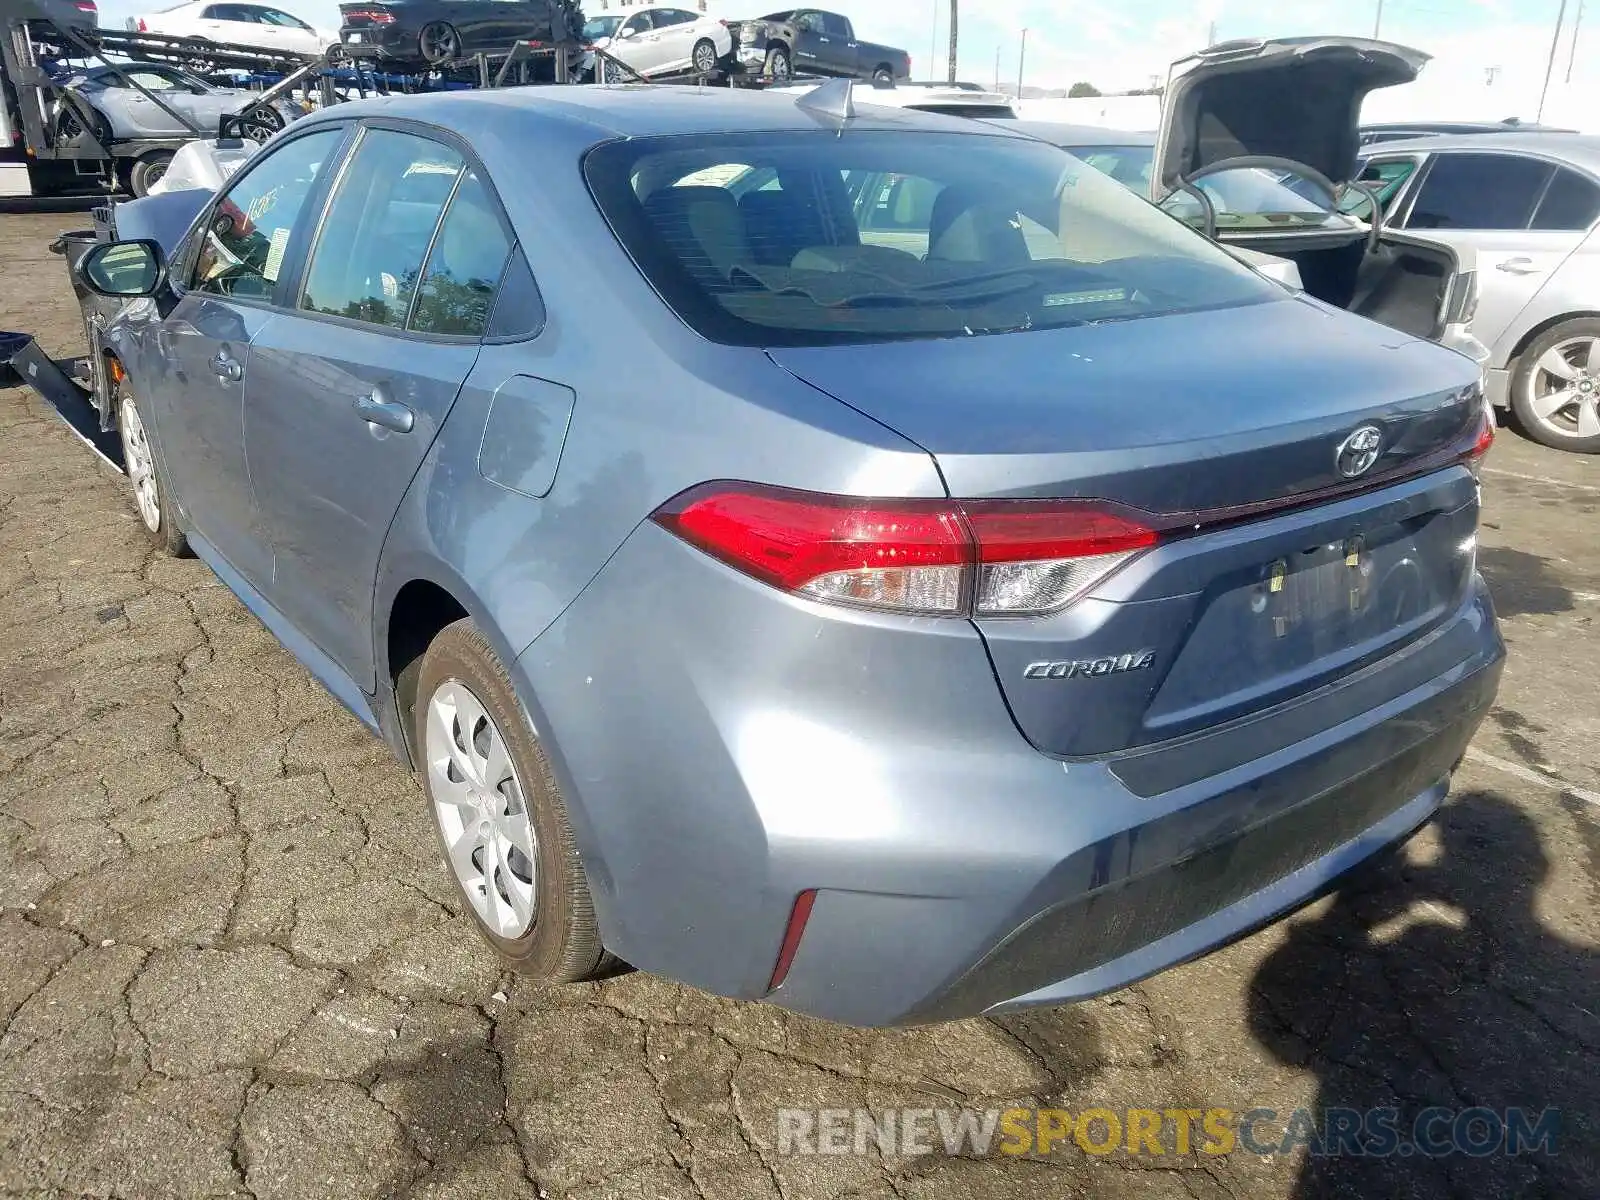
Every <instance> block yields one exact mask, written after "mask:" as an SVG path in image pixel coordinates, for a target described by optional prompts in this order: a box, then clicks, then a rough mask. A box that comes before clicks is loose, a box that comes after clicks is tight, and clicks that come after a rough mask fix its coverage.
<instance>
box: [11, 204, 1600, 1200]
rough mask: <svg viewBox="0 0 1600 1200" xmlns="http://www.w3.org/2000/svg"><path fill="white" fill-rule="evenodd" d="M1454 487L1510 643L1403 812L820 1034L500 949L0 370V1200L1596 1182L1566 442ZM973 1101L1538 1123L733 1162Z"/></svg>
mask: <svg viewBox="0 0 1600 1200" xmlns="http://www.w3.org/2000/svg"><path fill="white" fill-rule="evenodd" d="M86 207H87V206H86V205H77V206H72V205H68V206H59V207H57V208H55V209H54V210H51V209H49V208H45V207H41V206H38V205H18V204H11V206H10V207H9V208H0V280H3V281H4V283H3V286H0V328H6V329H23V330H28V331H30V332H33V333H35V334H36V335H38V337H39V338H40V341H41V343H42V344H43V345H45V346H46V348H47V349H49V350H50V351H52V352H53V353H55V354H57V355H66V354H71V353H78V352H79V351H80V349H81V329H80V327H79V325H78V320H77V313H76V308H75V306H74V303H73V300H72V297H71V292H70V289H69V288H68V286H67V282H66V277H65V271H64V269H63V266H62V263H61V260H60V259H59V258H56V257H54V256H52V255H50V254H49V253H47V251H46V249H45V247H46V243H47V242H48V240H49V239H50V238H51V237H53V236H54V235H55V234H56V233H58V232H60V231H62V230H66V229H73V228H82V227H84V226H86V225H88V224H89V221H88V218H87V212H86ZM1484 478H1485V493H1486V513H1485V524H1484V530H1483V536H1482V553H1481V561H1482V565H1483V569H1484V571H1485V573H1486V574H1487V575H1488V576H1489V578H1490V580H1491V583H1492V584H1493V587H1494V591H1495V595H1496V598H1497V602H1498V604H1499V606H1500V611H1501V614H1502V617H1503V619H1504V626H1505V633H1506V637H1507V640H1508V641H1509V642H1510V646H1511V657H1510V661H1509V664H1508V667H1507V671H1506V675H1505V681H1504V685H1503V687H1502V691H1501V697H1500V707H1499V708H1498V709H1497V710H1496V711H1495V713H1494V714H1493V716H1492V718H1491V719H1490V720H1489V721H1488V722H1487V723H1486V724H1485V726H1484V729H1483V731H1482V733H1481V734H1480V736H1479V738H1478V739H1477V742H1476V743H1475V745H1474V747H1473V750H1472V752H1471V754H1470V756H1469V758H1468V760H1467V762H1466V763H1465V765H1464V767H1463V769H1462V771H1461V772H1460V774H1459V776H1458V778H1457V784H1456V789H1455V792H1454V795H1453V798H1452V799H1451V800H1450V802H1449V803H1448V805H1447V807H1446V808H1445V809H1444V811H1443V813H1442V814H1441V815H1440V817H1439V818H1438V820H1437V821H1435V822H1434V823H1433V824H1432V825H1430V826H1429V827H1427V828H1426V829H1425V830H1424V831H1423V832H1422V833H1420V834H1419V835H1418V836H1417V837H1416V838H1415V839H1413V840H1412V841H1411V842H1410V843H1408V844H1407V845H1406V846H1405V847H1404V848H1403V849H1402V850H1401V851H1399V852H1397V853H1395V854H1393V855H1391V856H1388V857H1386V858H1385V859H1384V860H1383V861H1382V862H1379V863H1376V864H1373V865H1371V866H1369V867H1367V868H1365V869H1363V870H1361V871H1360V872H1358V873H1357V874H1356V875H1355V876H1354V877H1352V878H1351V879H1350V880H1349V882H1348V884H1347V886H1345V887H1344V888H1343V889H1342V890H1341V891H1340V892H1339V893H1337V894H1336V895H1334V896H1331V897H1328V898H1326V899H1324V900H1322V901H1320V902H1319V903H1317V904H1315V905H1313V906H1312V907H1310V908H1308V909H1306V910H1304V911H1302V912H1300V913H1298V914H1297V915H1295V916H1294V917H1293V918H1292V919H1290V920H1289V921H1287V922H1285V923H1283V924H1280V925H1278V926H1276V927H1274V928H1272V929H1269V930H1266V931H1264V932H1262V933H1260V934H1258V935H1256V936H1254V937H1251V938H1249V939H1247V940H1245V941H1242V942H1240V943H1238V944H1236V945H1233V946H1231V947H1229V948H1227V949H1225V950H1223V951H1221V952H1219V953H1217V954H1214V955H1212V956H1211V957H1209V958H1206V959H1203V960H1201V961H1198V962H1195V963H1192V964H1190V965H1188V966H1185V967H1183V968H1181V969H1179V970H1175V971H1171V972H1168V973H1166V974H1164V975H1161V976H1158V977H1156V978H1154V979H1151V980H1149V981H1147V982H1146V983H1143V984H1141V985H1139V986H1138V987H1135V988H1131V989H1128V990H1127V991H1124V992H1121V993H1118V994H1116V995H1113V996H1109V997H1106V998H1104V999H1101V1000H1099V1001H1096V1002H1093V1003H1089V1004H1084V1005H1080V1006H1076V1007H1072V1008H1062V1009H1055V1010H1039V1011H1035V1012H1031V1013H1028V1014H1026V1015H1022V1016H1015V1017H1008V1018H1004V1019H1000V1020H992V1021H991V1020H973V1021H966V1022H962V1023H959V1024H951V1025H944V1026H937V1027H931V1028H923V1029H915V1030H905V1031H878V1032H863V1031H859V1030H851V1029H845V1028H840V1027H836V1026H831V1025H828V1024H825V1023H823V1022H818V1021H814V1020H808V1019H804V1018H800V1017H795V1016H792V1015H789V1014H786V1013H783V1012H781V1011H779V1010H777V1009H774V1008H770V1007H765V1006H762V1005H757V1004H745V1003H733V1002H730V1001H725V1000H721V999H716V998H713V997H710V996H706V995H703V994H701V993H699V992H696V991H694V990H692V989H689V988H684V987H680V986H677V985H675V984H672V983H668V982H665V981H662V980H660V979H655V978H651V977H649V976H645V975H637V974H636V975H627V976H623V977H620V978H617V979H613V980H609V981H606V982H604V983H600V984H595V985H588V986H582V987H572V988H565V989H560V990H556V991H547V990H539V989H536V988H533V987H530V986H528V985H527V984H525V983H523V982H520V981H519V980H517V979H516V978H515V977H513V976H510V975H505V974H502V973H501V971H500V969H499V968H498V966H497V964H496V961H495V959H494V958H493V957H492V956H491V955H490V953H489V951H488V950H487V949H486V948H485V947H484V946H482V945H481V944H480V943H479V941H478V940H477V938H476V937H475V936H474V934H473V933H472V931H471V929H470V927H469V925H468V922H467V920H466V919H465V917H464V916H463V915H462V913H461V910H460V906H459V905H458V903H457V901H456V899H455V897H454V895H453V894H452V891H451V885H450V883H449V880H448V878H447V876H446V874H445V871H444V869H443V867H442V865H441V864H440V861H439V857H438V855H437V853H436V851H435V848H434V843H433V839H432V833H431V830H430V828H429V826H428V823H427V817H426V814H425V811H424V807H423V803H422V800H421V796H420V793H419V792H418V790H417V788H416V786H415V785H414V784H413V782H412V780H411V779H410V778H409V777H408V776H407V775H406V774H405V773H404V772H403V771H402V770H400V768H399V767H398V766H397V765H396V764H395V762H394V761H393V760H392V758H391V757H390V756H389V754H388V752H387V751H386V750H385V749H384V747H383V746H382V745H380V744H379V743H378V742H377V741H376V740H374V739H373V738H371V737H370V736H368V734H367V733H366V732H365V731H364V730H363V729H362V728H361V726H360V725H359V724H358V723H357V722H356V721H355V719H354V718H352V717H350V716H349V715H347V714H346V713H345V712H344V711H343V710H342V709H341V708H340V707H339V706H338V705H337V704H336V703H335V702H334V701H333V700H332V699H331V698H330V697H329V696H328V695H327V694H326V693H324V692H323V691H322V690H321V688H320V687H318V686H317V685H316V684H315V683H313V682H312V681H311V679H310V677H309V676H308V675H307V674H306V673H305V672H304V671H303V670H302V669H301V668H300V667H299V666H298V665H296V663H295V662H294V661H293V660H292V659H290V657H289V656H288V654H286V653H285V652H284V651H283V650H282V649H280V648H279V647H278V645H277V644H276V643H275V642H274V641H273V639H272V638H271V637H270V636H269V635H268V634H267V633H266V632H265V630H264V629H263V628H262V627H261V626H260V625H258V624H257V623H256V622H255V621H254V620H253V619H252V618H251V617H250V616H249V615H248V614H247V613H246V612H245V610H244V609H243V608H242V607H241V606H240V605H239V604H238V603H237V602H236V601H235V600H234V599H233V598H232V596H231V595H230V594H229V593H228V592H227V591H226V590H224V588H223V587H222V586H221V585H220V584H219V583H218V582H217V581H216V580H215V579H214V578H213V577H212V576H211V575H210V573H209V572H208V571H207V570H206V569H205V568H204V567H203V566H201V565H200V564H199V563H197V562H193V561H187V562H178V561H173V560H169V559H166V558H162V557H160V556H158V555H156V554H154V553H152V552H151V551H150V550H149V549H147V546H146V542H145V540H144V539H143V538H142V537H141V536H140V532H139V530H138V529H137V528H136V527H135V517H134V513H133V509H132V507H131V505H130V504H129V502H128V500H127V498H126V496H125V494H124V490H123V481H122V479H121V478H120V477H119V476H118V475H116V474H115V473H114V472H112V471H111V470H110V469H108V468H107V467H105V466H104V465H102V464H101V463H100V462H98V461H97V460H96V459H95V458H94V457H93V456H92V455H91V454H90V453H89V451H88V450H87V449H86V448H85V447H84V446H83V445H82V444H81V443H80V442H79V441H77V440H76V439H75V438H74V437H73V436H72V434H71V433H70V432H69V431H68V429H67V428H66V427H65V426H64V425H63V424H62V423H61V422H60V421H59V420H58V419H57V418H56V417H55V415H54V414H53V413H52V412H51V411H50V410H49V409H48V408H47V407H46V406H45V405H44V404H43V402H41V401H40V400H39V399H38V398H37V397H36V396H34V395H33V394H31V393H28V392H25V391H23V390H21V389H0V1193H3V1194H5V1195H8V1196H10V1195H16V1196H24V1195H26V1196H35V1195H36V1196H68V1195H70V1196H80V1195H81V1196H125V1197H165V1196H224V1195H253V1196H259V1197H264V1198H267V1197H272V1198H276V1197H294V1198H301V1197H322V1196H327V1197H340V1198H350V1197H363V1196H388V1195H406V1196H415V1197H439V1198H443V1197H453V1196H459V1197H469V1196H470V1197H475V1198H476V1197H482V1196H488V1195H493V1196H496V1197H535V1196H573V1197H583V1198H590V1200H597V1198H599V1197H618V1198H622V1197H641V1198H648V1200H656V1198H661V1200H677V1198H679V1197H683V1198H691V1197H704V1198H706V1200H722V1198H728V1200H746V1198H764V1197H782V1198H785V1200H788V1198H801V1197H807V1198H809V1197H833V1196H858V1197H863V1198H867V1197H871V1198H876V1200H890V1198H896V1200H923V1198H927V1197H937V1196H961V1197H973V1198H987V1197H1018V1198H1020V1197H1052V1196H1087V1195H1092V1196H1104V1197H1111V1198H1113V1200H1114V1198H1116V1197H1123V1196H1129V1197H1131V1196H1134V1195H1138V1196H1141V1197H1154V1198H1156V1200H1162V1198H1166V1197H1173V1198H1194V1200H1203V1198H1218V1197H1240V1198H1242V1197H1296V1198H1307V1197H1321V1196H1336V1195H1337V1196H1352V1197H1353V1196H1365V1195H1378V1194H1381V1195H1386V1196H1395V1197H1400V1196H1405V1197H1417V1198H1423V1197H1453V1196H1461V1197H1466V1196H1472V1197H1478V1196H1519V1197H1574V1196H1583V1195H1588V1196H1597V1195H1600V1015H1597V1013H1600V918H1597V911H1600V904H1597V901H1600V755H1597V754H1596V753H1595V746H1596V745H1597V744H1600V687H1597V683H1596V681H1597V679H1600V629H1597V626H1596V618H1597V617H1600V518H1597V515H1596V514H1597V510H1600V459H1585V458H1580V457H1577V456H1568V455H1561V454H1556V453H1554V452H1550V451H1546V450H1543V449H1541V448H1540V447H1537V446H1535V445H1532V444H1531V443H1529V442H1527V441H1525V440H1524V439H1522V438H1520V437H1519V436H1517V435H1516V434H1514V433H1511V432H1509V431H1505V432H1503V433H1502V435H1501V438H1500V441H1499V443H1498V445H1497V446H1496V448H1495V450H1494V451H1493V453H1492V455H1491V458H1490V460H1489V462H1488V466H1487V468H1486V474H1485V477H1484ZM1014 1101H1027V1102H1037V1103H1041V1104H1047V1105H1055V1106H1060V1107H1064V1108H1069V1109H1073V1110H1082V1109H1084V1108H1086V1107H1091V1106H1099V1107H1105V1108H1111V1109H1120V1108H1125V1107H1129V1106H1138V1107H1144V1106H1148V1107H1154V1108H1158V1109H1163V1108H1170V1107H1184V1106H1188V1107H1201V1108H1205V1107H1227V1108H1231V1109H1234V1110H1236V1111H1242V1110H1246V1109H1251V1108H1257V1107H1266V1108H1272V1109H1275V1110H1277V1111H1278V1112H1279V1113H1281V1114H1287V1113H1289V1112H1290V1111H1291V1110H1293V1109H1295V1108H1297V1107H1306V1108H1308V1109H1310V1110H1311V1111H1313V1112H1318V1113H1325V1112H1326V1111H1327V1110H1328V1109H1331V1108H1338V1107H1349V1108H1355V1109H1370V1108H1373V1107H1382V1106H1393V1107H1396V1108H1398V1109H1400V1110H1401V1111H1402V1112H1403V1113H1414V1112H1416V1111H1418V1110H1420V1109H1422V1108H1425V1107H1427V1106H1430V1105H1441V1106H1445V1107H1448V1108H1452V1109H1463V1108H1467V1107H1470V1106H1484V1107H1488V1108H1491V1109H1494V1110H1497V1111H1501V1112H1503V1111H1504V1110H1506V1109H1507V1108H1510V1107H1513V1106H1523V1107H1525V1108H1529V1109H1532V1110H1533V1111H1534V1112H1538V1111H1541V1110H1543V1109H1546V1108H1552V1107H1553V1108H1559V1109H1560V1110H1561V1114H1562V1115H1561V1126H1560V1133H1559V1137H1558V1140H1557V1152H1556V1153H1555V1154H1554V1155H1545V1154H1524V1155H1518V1156H1513V1157H1508V1156H1506V1155H1503V1154H1498V1153H1496V1154H1491V1155H1489V1156H1487V1157H1482V1158H1473V1157H1468V1156H1466V1155H1461V1154H1457V1155H1452V1156H1446V1157H1440V1158H1430V1157H1422V1156H1411V1157H1402V1158H1390V1159H1384V1160H1373V1159H1367V1158H1356V1157H1336V1156H1318V1155H1311V1154H1308V1153H1306V1152H1305V1150H1304V1149H1299V1150H1295V1151H1293V1152H1291V1153H1287V1154H1282V1155H1265V1156H1263V1155H1256V1154H1251V1153H1246V1152H1245V1151H1244V1150H1243V1149H1236V1150H1235V1151H1234V1152H1233V1153H1231V1154H1228V1155H1225V1156H1206V1155H1203V1154H1200V1153H1196V1152H1190V1153H1187V1154H1182V1155H1179V1154H1176V1153H1169V1154H1167V1155H1165V1156H1162V1157H1155V1156H1149V1155H1146V1156H1140V1157H1134V1156H1129V1155H1127V1154H1123V1153H1118V1154H1114V1155H1109V1156H1103V1157H1102V1156H1096V1155H1090V1154H1085V1153H1083V1152H1082V1151H1080V1150H1078V1149H1077V1148H1075V1147H1073V1148H1071V1149H1070V1150H1068V1151H1065V1152H1063V1151H1059V1150H1058V1151H1057V1152H1056V1153H1054V1154H1052V1155H1049V1156H1045V1157H1038V1156H1030V1157H1028V1158H1025V1159H1022V1160H1016V1159H1008V1158H1003V1157H1000V1156H991V1157H987V1158H979V1157H973V1156H951V1155H947V1154H945V1153H943V1152H940V1153H937V1154H933V1155H927V1156H896V1155H891V1154H887V1153H883V1152H880V1151H878V1150H876V1149H874V1150H873V1151H872V1153H869V1154H866V1155H861V1156H856V1155H845V1156H823V1155H810V1156H792V1155H780V1154H779V1153H777V1148H776V1147H777V1117H776V1114H777V1110H778V1109H779V1108H782V1107H804V1108H818V1107H828V1108H841V1109H854V1108H857V1107H861V1106H866V1107H869V1108H872V1109H874V1110H878V1109H884V1108H888V1107H890V1106H900V1105H906V1106H912V1107H918V1108H936V1109H950V1108H956V1107H960V1106H972V1107H978V1108H987V1107H994V1106H1004V1105H1006V1104H1008V1103H1011V1102H1014ZM1168 1148H1169V1150H1170V1149H1172V1147H1170V1146H1169V1147H1168Z"/></svg>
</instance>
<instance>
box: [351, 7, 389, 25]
mask: <svg viewBox="0 0 1600 1200" xmlns="http://www.w3.org/2000/svg"><path fill="white" fill-rule="evenodd" d="M344 18H345V20H346V21H355V20H360V21H370V22H371V23H372V24H374V25H393V24H394V14H393V13H392V12H385V11H384V10H383V9H381V8H352V9H347V10H346V11H345V14H344Z"/></svg>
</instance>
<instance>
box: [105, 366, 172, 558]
mask: <svg viewBox="0 0 1600 1200" xmlns="http://www.w3.org/2000/svg"><path fill="white" fill-rule="evenodd" d="M112 400H113V403H114V404H115V405H116V413H117V432H118V433H119V434H120V435H121V437H122V463H123V466H124V468H125V469H126V470H127V472H128V486H129V487H130V488H131V489H132V490H133V506H134V508H135V509H137V510H138V513H139V519H140V521H142V522H143V523H144V528H145V532H146V533H147V534H148V535H149V536H150V540H151V541H153V542H154V543H155V544H156V546H157V547H159V548H160V549H161V550H162V551H164V552H165V553H167V554H170V555H172V556H173V557H174V558H185V557H187V556H188V554H189V539H188V538H186V537H184V535H183V530H181V529H179V528H178V522H177V519H176V517H175V515H174V513H173V509H172V504H171V502H170V499H169V497H168V494H167V485H166V483H165V481H164V480H163V479H162V478H161V470H160V468H159V467H158V466H157V465H156V457H155V454H154V452H153V451H152V450H151V449H150V435H149V432H148V431H147V430H146V429H145V425H144V418H143V416H142V415H141V414H140V412H139V403H138V401H137V400H136V399H135V397H134V395H133V392H132V390H131V389H130V388H129V387H128V381H127V379H126V378H124V379H123V380H122V382H121V383H119V384H117V385H116V387H115V388H114V389H113V391H112Z"/></svg>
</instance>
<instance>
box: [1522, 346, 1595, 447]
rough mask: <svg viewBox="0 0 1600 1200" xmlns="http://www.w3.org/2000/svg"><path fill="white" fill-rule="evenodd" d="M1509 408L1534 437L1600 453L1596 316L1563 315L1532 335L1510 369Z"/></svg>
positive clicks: (1546, 443) (1544, 441)
mask: <svg viewBox="0 0 1600 1200" xmlns="http://www.w3.org/2000/svg"><path fill="white" fill-rule="evenodd" d="M1511 409H1512V411H1513V412H1514V413H1515V414H1516V417H1517V423H1518V424H1519V425H1520V426H1521V427H1522V429H1523V432H1525V433H1526V434H1527V435H1528V436H1529V437H1531V438H1533V440H1534V441H1536V442H1542V443H1543V444H1544V445H1546V446H1550V447H1553V448H1554V449H1557V450H1571V451H1574V452H1575V453H1578V454H1600V320H1595V319H1594V318H1592V317H1584V318H1580V319H1578V320H1573V321H1563V322H1562V323H1561V324H1560V325H1557V326H1556V327H1555V328H1554V329H1551V330H1549V331H1547V332H1546V333H1544V334H1542V335H1541V336H1539V337H1538V338H1535V339H1534V341H1533V342H1532V344H1531V345H1529V346H1528V348H1527V349H1526V350H1524V351H1523V352H1522V353H1521V354H1520V355H1519V356H1518V357H1517V362H1516V366H1515V367H1514V368H1513V370H1512V373H1511Z"/></svg>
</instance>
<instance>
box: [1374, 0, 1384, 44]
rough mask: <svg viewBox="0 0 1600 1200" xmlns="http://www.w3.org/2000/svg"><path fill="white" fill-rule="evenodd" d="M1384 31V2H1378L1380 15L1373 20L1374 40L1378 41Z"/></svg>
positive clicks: (1381, 0) (1379, 0)
mask: <svg viewBox="0 0 1600 1200" xmlns="http://www.w3.org/2000/svg"><path fill="white" fill-rule="evenodd" d="M1382 29H1383V0H1378V15H1377V16H1375V17H1373V18H1372V40H1373V41H1377V40H1378V34H1379V33H1380V32H1381V31H1382Z"/></svg>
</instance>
